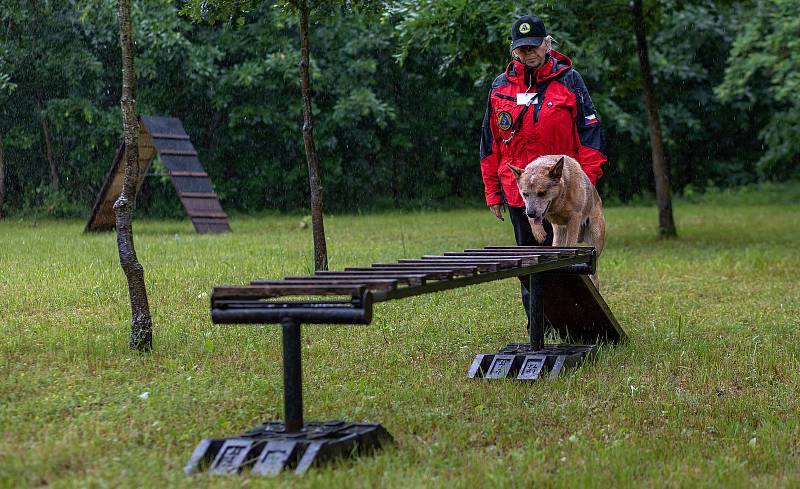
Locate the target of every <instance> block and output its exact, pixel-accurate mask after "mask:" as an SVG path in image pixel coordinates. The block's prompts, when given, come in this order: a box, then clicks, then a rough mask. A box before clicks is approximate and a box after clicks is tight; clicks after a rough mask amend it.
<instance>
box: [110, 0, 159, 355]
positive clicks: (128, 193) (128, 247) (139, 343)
mask: <svg viewBox="0 0 800 489" xmlns="http://www.w3.org/2000/svg"><path fill="white" fill-rule="evenodd" d="M118 6H119V10H118V15H119V40H120V46H121V48H122V100H121V101H120V105H121V106H122V128H123V134H124V141H125V154H124V158H125V177H124V179H123V183H122V192H121V193H120V195H119V198H118V199H117V201H116V202H115V203H114V212H115V214H116V224H117V247H118V249H119V261H120V265H121V266H122V270H123V271H124V272H125V278H126V279H127V281H128V294H129V296H130V301H131V341H130V348H131V349H136V350H140V351H146V350H149V349H151V348H152V346H153V320H152V318H151V317H150V306H149V305H148V302H147V289H146V288H145V282H144V269H143V268H142V265H141V264H140V263H139V261H138V260H137V258H136V250H135V249H134V246H133V208H134V204H135V202H136V189H137V187H138V185H137V183H138V182H137V181H138V179H139V118H138V115H137V113H136V76H135V75H136V74H135V72H134V69H133V56H134V53H133V29H132V27H131V0H119V4H118Z"/></svg>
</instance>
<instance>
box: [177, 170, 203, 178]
mask: <svg viewBox="0 0 800 489" xmlns="http://www.w3.org/2000/svg"><path fill="white" fill-rule="evenodd" d="M169 175H170V176H171V177H208V173H206V172H204V171H180V170H179V171H171V172H169Z"/></svg>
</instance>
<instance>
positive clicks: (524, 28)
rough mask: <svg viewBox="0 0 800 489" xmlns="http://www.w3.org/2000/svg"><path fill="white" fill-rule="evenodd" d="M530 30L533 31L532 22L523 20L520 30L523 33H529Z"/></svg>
mask: <svg viewBox="0 0 800 489" xmlns="http://www.w3.org/2000/svg"><path fill="white" fill-rule="evenodd" d="M530 31H531V25H530V24H528V23H527V22H523V23H522V24H520V26H519V32H520V33H521V34H527V33H529V32H530Z"/></svg>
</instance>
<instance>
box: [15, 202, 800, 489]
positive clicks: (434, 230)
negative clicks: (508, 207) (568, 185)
mask: <svg viewBox="0 0 800 489" xmlns="http://www.w3.org/2000/svg"><path fill="white" fill-rule="evenodd" d="M773 191H774V192H775V193H776V195H778V196H780V195H783V196H784V197H785V196H786V195H787V194H786V193H787V192H791V193H793V194H794V195H795V196H796V195H797V194H798V192H797V188H796V187H788V188H785V189H783V190H781V189H780V188H779V189H778V190H775V189H773ZM769 201H770V199H760V200H759V199H752V198H750V197H748V196H746V195H744V196H742V197H741V198H737V197H736V196H735V195H734V196H732V197H727V198H719V199H711V200H709V201H705V202H702V203H695V204H690V203H687V202H682V203H678V204H677V206H676V219H677V225H678V230H679V232H680V235H681V236H680V239H678V240H673V241H659V240H657V239H656V238H655V236H656V229H655V225H656V212H655V210H654V209H652V208H644V207H617V208H611V209H607V211H606V218H607V221H608V229H607V235H608V242H607V248H606V252H605V254H604V256H603V258H602V259H601V261H600V271H601V280H602V286H603V294H604V296H605V298H606V301H607V302H608V303H609V305H610V306H611V308H612V310H613V311H614V312H615V314H616V316H617V318H618V319H619V321H620V323H621V324H622V326H623V328H625V329H626V331H627V332H628V335H629V336H630V341H629V343H627V344H625V345H622V346H618V347H614V348H608V349H605V350H604V351H602V352H601V354H600V355H599V358H598V359H597V360H596V361H595V362H594V363H591V364H587V365H585V366H584V367H582V368H581V369H579V370H577V371H575V372H572V373H570V374H568V375H565V376H563V377H562V378H560V379H558V380H554V381H542V382H537V383H533V384H522V383H515V382H513V381H508V382H506V381H501V382H491V383H488V382H480V381H472V380H468V379H467V378H466V375H465V374H466V370H467V368H468V366H469V365H470V363H471V361H472V359H473V357H474V355H475V354H476V353H480V352H492V351H496V350H497V349H498V348H500V347H502V346H504V345H505V344H506V343H509V342H512V341H519V340H523V339H524V337H525V330H524V327H523V324H524V313H523V311H522V307H521V306H520V304H519V298H518V294H519V291H518V288H519V285H518V282H517V281H516V279H512V280H506V281H502V282H494V283H489V284H484V285H479V286H473V287H470V288H465V289H459V290H454V291H449V292H444V293H439V294H432V295H424V296H419V297H416V298H411V299H406V300H403V301H398V302H390V303H382V304H378V305H377V306H376V309H375V319H374V321H373V323H372V324H371V325H370V326H343V327H331V326H313V325H312V326H306V327H305V328H304V336H303V345H304V351H303V355H304V360H305V361H304V372H303V375H304V385H305V391H304V395H305V405H306V419H307V420H331V419H346V420H351V421H372V422H380V423H382V424H383V425H384V426H385V427H386V428H387V429H388V430H389V432H390V433H392V435H393V436H394V437H395V440H396V442H397V443H396V445H394V446H393V447H390V448H389V449H387V450H385V451H383V452H381V453H380V454H378V455H377V456H375V457H364V458H362V459H359V460H357V461H345V462H342V463H338V464H335V465H331V466H327V467H326V468H322V469H316V470H312V471H311V472H309V473H308V474H307V475H305V476H304V477H295V476H293V475H288V474H287V475H281V476H279V477H275V478H261V477H251V476H249V475H244V476H240V477H219V476H208V475H200V476H196V477H192V478H187V477H185V476H184V475H183V473H182V471H181V468H182V466H183V465H184V463H185V462H186V461H187V460H188V458H189V456H190V455H191V453H192V451H193V449H194V447H195V446H196V444H197V443H198V442H199V441H200V440H201V439H202V438H206V437H217V436H231V435H236V434H239V433H241V432H242V431H244V430H246V429H249V428H251V427H254V426H256V425H257V424H259V423H260V422H262V421H264V420H268V419H279V418H281V417H282V380H281V379H282V376H281V358H280V357H281V344H280V333H279V329H278V327H276V326H258V327H257V326H214V325H212V324H211V320H210V317H209V297H208V295H209V292H210V290H211V287H212V286H214V285H217V284H223V283H228V284H242V283H247V282H249V281H250V280H251V279H255V278H281V277H283V276H285V275H294V274H307V273H310V272H311V267H312V253H311V232H310V229H308V228H306V229H302V228H300V227H299V226H298V222H299V221H300V218H299V217H297V216H294V217H292V216H266V217H258V218H251V217H244V216H242V217H234V219H232V226H233V229H234V232H233V233H232V234H229V235H224V236H198V235H196V234H194V233H193V231H192V229H191V225H190V224H189V222H188V221H152V220H139V221H137V222H136V223H135V233H136V246H137V251H138V254H139V259H140V261H141V262H142V264H143V265H144V267H145V273H146V279H147V285H148V292H149V295H150V305H151V309H152V312H153V316H154V322H155V349H154V351H153V352H152V353H151V354H149V355H144V356H142V355H139V354H136V353H133V352H131V351H129V350H128V348H127V345H128V334H129V328H130V325H129V320H130V312H129V305H128V298H127V289H126V286H125V282H124V277H123V274H122V271H121V270H120V268H119V264H118V261H117V250H116V244H115V237H114V235H113V234H98V235H84V234H82V233H81V231H82V226H83V222H79V221H41V220H40V221H34V220H32V219H27V220H22V221H18V220H14V219H11V220H9V221H6V222H0V434H2V438H1V439H0V486H2V487H26V486H41V485H50V486H53V487H166V486H185V487H194V486H198V485H199V486H203V487H240V486H249V487H271V486H293V487H294V486H296V487H379V486H387V487H404V488H405V487H442V486H450V487H469V488H479V487H503V488H511V487H604V488H605V487H622V486H645V487H649V486H655V487H663V486H683V487H696V486H706V487H707V486H722V487H750V486H764V487H773V486H782V487H798V486H800V410H799V409H798V407H799V404H798V403H799V402H800V399H799V396H800V360H799V358H800V338H799V337H798V330H800V319H798V318H800V287H799V286H798V285H799V284H798V282H800V281H798V278H797V274H798V270H800V253H798V252H800V203H798V200H794V199H787V198H783V199H780V198H778V199H776V202H778V203H774V202H773V203H770V202H769ZM792 201H794V203H792ZM325 225H326V230H327V233H328V243H329V253H330V263H331V268H332V269H342V268H344V267H346V266H357V265H365V264H369V263H372V262H376V261H384V260H385V261H389V260H397V259H399V258H407V257H415V256H420V255H423V254H429V253H441V252H444V251H455V250H461V249H464V248H467V247H478V246H485V245H491V244H512V239H513V238H512V230H511V225H510V223H509V222H508V220H506V222H504V223H500V222H498V221H496V220H495V219H493V218H491V217H490V215H489V213H488V212H487V211H485V210H482V209H479V210H462V211H449V212H419V213H388V214H377V215H362V216H355V215H354V216H329V217H327V218H326V221H325ZM144 393H148V394H147V395H146V396H145V395H143V394H144ZM145 397H146V398H145Z"/></svg>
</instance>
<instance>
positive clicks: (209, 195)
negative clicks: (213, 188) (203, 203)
mask: <svg viewBox="0 0 800 489" xmlns="http://www.w3.org/2000/svg"><path fill="white" fill-rule="evenodd" d="M178 196H179V197H180V198H182V199H216V198H218V197H217V194H215V193H214V192H178Z"/></svg>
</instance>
